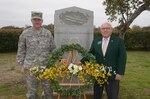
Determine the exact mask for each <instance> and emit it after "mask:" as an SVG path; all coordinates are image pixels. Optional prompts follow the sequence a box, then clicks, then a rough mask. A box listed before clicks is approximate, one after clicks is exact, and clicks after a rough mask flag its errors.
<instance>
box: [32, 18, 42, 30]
mask: <svg viewBox="0 0 150 99" xmlns="http://www.w3.org/2000/svg"><path fill="white" fill-rule="evenodd" d="M31 21H32V25H33V27H35V28H37V29H38V28H40V27H41V26H42V23H43V20H41V19H36V18H35V19H32V20H31Z"/></svg>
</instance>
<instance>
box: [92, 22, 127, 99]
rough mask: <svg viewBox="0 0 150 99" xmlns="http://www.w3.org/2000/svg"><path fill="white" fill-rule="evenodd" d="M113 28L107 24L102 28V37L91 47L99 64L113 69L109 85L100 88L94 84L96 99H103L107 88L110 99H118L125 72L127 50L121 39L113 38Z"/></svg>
mask: <svg viewBox="0 0 150 99" xmlns="http://www.w3.org/2000/svg"><path fill="white" fill-rule="evenodd" d="M112 31H113V28H112V26H111V24H110V23H108V22H105V23H103V24H102V26H101V28H100V32H101V34H102V37H99V38H97V39H95V40H94V41H93V43H92V45H91V48H90V53H92V54H93V55H94V56H95V57H96V61H97V63H99V64H103V65H105V66H109V67H110V66H111V67H112V71H113V72H112V76H111V77H110V78H109V79H108V82H109V84H106V85H103V86H100V85H99V84H97V82H96V83H95V84H94V99H101V97H102V93H103V89H104V87H105V88H106V92H107V97H108V99H117V98H118V92H119V81H120V80H121V79H122V75H124V72H125V65H126V50H125V46H124V41H123V40H122V39H120V38H119V37H115V36H112V35H111V34H112Z"/></svg>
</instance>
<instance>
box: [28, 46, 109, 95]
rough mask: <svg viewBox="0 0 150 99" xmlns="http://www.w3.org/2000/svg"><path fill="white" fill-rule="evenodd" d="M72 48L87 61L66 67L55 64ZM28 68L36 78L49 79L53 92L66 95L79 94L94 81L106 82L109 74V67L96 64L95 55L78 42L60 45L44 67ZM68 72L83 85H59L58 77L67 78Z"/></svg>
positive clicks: (68, 76)
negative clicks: (72, 86) (73, 86)
mask: <svg viewBox="0 0 150 99" xmlns="http://www.w3.org/2000/svg"><path fill="white" fill-rule="evenodd" d="M73 50H76V51H78V53H80V54H81V56H82V57H83V58H84V57H86V59H88V61H86V62H85V63H84V64H83V63H81V64H79V65H76V64H73V63H70V64H69V66H67V67H68V68H66V65H64V64H61V66H57V65H56V62H57V61H58V60H59V59H60V58H61V56H62V55H63V54H64V53H65V52H69V51H73ZM30 70H31V73H32V74H35V75H36V76H37V78H38V79H43V78H44V79H48V80H50V85H51V87H52V89H53V90H54V91H55V92H57V93H60V94H63V95H67V96H79V95H80V94H81V93H82V92H85V91H87V90H88V89H89V88H90V87H91V85H92V84H93V83H94V82H95V81H97V82H98V83H99V84H100V85H102V84H104V83H107V79H108V77H109V76H111V73H110V72H111V68H109V67H107V68H106V67H105V66H103V65H99V64H96V62H95V57H94V56H93V55H92V54H90V53H88V52H87V50H85V49H84V48H83V47H81V46H80V45H79V44H70V45H62V46H61V48H59V49H57V50H55V51H54V52H53V53H51V55H50V58H49V62H48V64H47V66H46V68H45V67H41V66H36V67H34V68H31V69H30ZM70 73H72V74H74V75H76V76H77V77H78V79H79V80H80V81H81V82H82V83H84V85H83V86H80V87H78V88H71V87H69V88H68V87H67V88H65V87H62V86H60V84H59V82H58V78H61V77H67V78H68V79H69V78H70Z"/></svg>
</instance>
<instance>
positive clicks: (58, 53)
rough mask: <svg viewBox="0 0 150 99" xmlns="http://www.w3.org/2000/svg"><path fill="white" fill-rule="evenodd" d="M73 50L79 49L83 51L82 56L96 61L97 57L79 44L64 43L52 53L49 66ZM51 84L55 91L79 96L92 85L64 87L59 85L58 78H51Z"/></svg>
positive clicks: (80, 51) (79, 51) (93, 61)
mask: <svg viewBox="0 0 150 99" xmlns="http://www.w3.org/2000/svg"><path fill="white" fill-rule="evenodd" d="M73 50H77V51H78V53H81V56H82V57H86V58H88V60H89V61H90V62H92V63H95V57H94V56H93V55H92V54H90V53H88V51H87V50H85V49H84V48H83V47H81V46H80V45H79V44H71V45H62V46H61V48H59V49H57V50H55V51H54V52H53V53H52V54H51V55H50V58H49V62H48V65H47V68H51V67H53V66H54V65H55V64H56V62H57V61H58V60H59V59H60V58H61V57H62V55H63V54H64V53H65V52H69V51H73ZM50 85H51V87H52V89H53V90H54V91H55V92H57V93H60V94H63V95H67V96H79V95H80V94H81V93H82V92H85V91H87V90H88V89H89V88H90V87H91V85H84V86H80V87H78V88H71V87H69V88H63V87H61V86H60V85H59V82H58V80H57V79H56V80H51V81H50Z"/></svg>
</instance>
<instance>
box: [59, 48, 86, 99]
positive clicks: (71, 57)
mask: <svg viewBox="0 0 150 99" xmlns="http://www.w3.org/2000/svg"><path fill="white" fill-rule="evenodd" d="M67 54H68V55H67V59H61V60H60V62H61V63H62V64H64V65H65V66H66V68H68V65H69V64H70V62H74V64H79V63H80V61H79V59H78V52H77V50H73V51H69V52H68V53H67ZM70 75H71V78H70V81H69V83H64V79H65V78H64V77H63V78H62V79H61V83H60V86H62V87H77V86H78V87H80V86H84V83H80V82H78V83H71V82H72V78H73V74H70ZM60 96H61V94H60V93H58V94H57V99H60ZM80 97H81V94H80V96H79V98H78V99H80ZM83 97H84V99H86V94H85V93H83ZM68 99H72V98H71V96H68Z"/></svg>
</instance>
